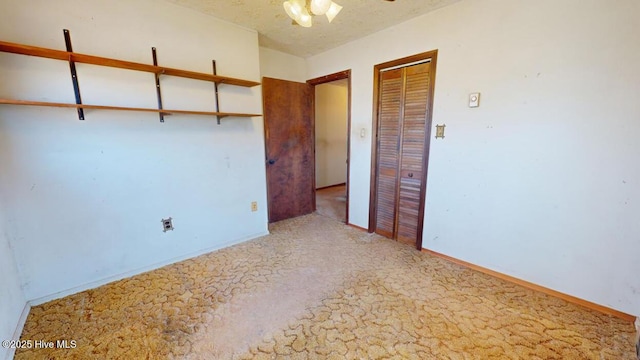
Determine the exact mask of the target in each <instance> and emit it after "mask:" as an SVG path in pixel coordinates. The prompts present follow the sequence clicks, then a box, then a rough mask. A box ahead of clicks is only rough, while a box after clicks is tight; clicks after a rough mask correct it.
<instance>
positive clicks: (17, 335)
mask: <svg viewBox="0 0 640 360" xmlns="http://www.w3.org/2000/svg"><path fill="white" fill-rule="evenodd" d="M30 310H31V305H29V303H28V302H27V303H25V304H24V308H22V314H20V319H18V324H17V325H16V330H15V331H14V332H13V338H12V339H11V340H16V341H17V340H20V335H22V330H23V329H24V324H25V323H26V322H27V317H28V316H29V311H30ZM15 354H16V349H9V351H7V355H6V360H11V359H13V356H14V355H15Z"/></svg>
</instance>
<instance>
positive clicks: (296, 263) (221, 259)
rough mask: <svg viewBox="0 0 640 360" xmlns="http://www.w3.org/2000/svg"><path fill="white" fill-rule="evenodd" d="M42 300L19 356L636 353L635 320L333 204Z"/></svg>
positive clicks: (625, 357)
mask: <svg viewBox="0 0 640 360" xmlns="http://www.w3.org/2000/svg"><path fill="white" fill-rule="evenodd" d="M271 231H272V235H269V236H265V237H263V238H260V239H257V240H254V241H250V242H246V243H243V244H240V245H236V246H233V247H230V248H226V249H223V250H220V251H217V252H214V253H211V254H207V255H204V256H200V257H198V258H195V259H191V260H187V261H183V262H181V263H178V264H175V265H171V266H167V267H164V268H161V269H158V270H155V271H152V272H149V273H145V274H141V275H138V276H134V277H132V278H129V279H125V280H121V281H118V282H115V283H111V284H108V285H105V286H102V287H100V288H97V289H94V290H90V291H85V292H82V293H79V294H76V295H73V296H69V297H66V298H63V299H60V300H56V301H53V302H50V303H47V304H44V305H41V306H37V307H34V308H33V309H32V310H31V313H30V314H29V317H28V319H27V323H26V325H25V329H24V332H23V334H22V339H23V340H35V339H40V340H47V341H56V340H62V339H67V340H75V341H76V343H77V347H76V348H75V349H37V350H36V349H31V350H20V351H18V353H17V355H16V359H232V358H236V359H615V360H633V359H635V357H634V355H633V354H634V345H633V337H634V329H633V326H632V324H630V323H626V322H624V321H622V320H619V319H617V318H614V317H611V316H606V315H602V314H600V313H597V312H594V311H591V310H587V309H584V308H581V307H578V306H576V305H572V304H569V303H567V302H565V301H562V300H559V299H556V298H552V297H549V296H546V295H543V294H540V293H536V292H533V291H531V290H527V289H524V288H522V287H519V286H516V285H512V284H510V283H506V282H504V281H502V280H498V279H495V278H492V277H490V276H487V275H484V274H481V273H477V272H474V271H471V270H468V269H465V268H463V267H460V266H458V265H455V264H451V263H448V262H446V261H444V260H441V259H439V258H435V257H432V256H430V255H428V254H424V253H420V252H418V251H416V250H414V249H412V248H410V247H408V246H405V245H401V244H399V243H396V242H393V241H391V240H388V239H384V238H381V237H379V236H377V235H370V234H366V233H364V232H361V231H359V230H356V229H352V228H349V227H347V226H345V225H344V224H340V223H339V222H337V221H335V220H332V219H330V218H327V217H324V216H320V215H308V216H304V217H301V218H297V219H293V220H288V221H283V222H280V223H277V224H275V225H273V227H272V229H271Z"/></svg>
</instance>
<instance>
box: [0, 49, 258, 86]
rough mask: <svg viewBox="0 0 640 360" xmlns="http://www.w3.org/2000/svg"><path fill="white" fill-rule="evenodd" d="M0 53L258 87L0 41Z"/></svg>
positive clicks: (144, 65)
mask: <svg viewBox="0 0 640 360" xmlns="http://www.w3.org/2000/svg"><path fill="white" fill-rule="evenodd" d="M0 51H2V52H8V53H13V54H21V55H29V56H37V57H41V58H47V59H56V60H64V61H74V62H77V63H83V64H91V65H99V66H107V67H114V68H120V69H127V70H136V71H144V72H150V73H155V74H160V75H170V76H177V77H183V78H189V79H196V80H204V81H211V82H215V83H218V84H229V85H236V86H243V87H254V86H258V85H260V83H259V82H255V81H249V80H242V79H234V78H230V77H226V76H219V75H212V74H205V73H198V72H194V71H188V70H179V69H172V68H168V67H164V66H154V65H148V64H141V63H135V62H130V61H124V60H117V59H110V58H104V57H99V56H93V55H85V54H78V53H75V52H68V51H61V50H54V49H47V48H41V47H35V46H29V45H22V44H15V43H10V42H6V41H0Z"/></svg>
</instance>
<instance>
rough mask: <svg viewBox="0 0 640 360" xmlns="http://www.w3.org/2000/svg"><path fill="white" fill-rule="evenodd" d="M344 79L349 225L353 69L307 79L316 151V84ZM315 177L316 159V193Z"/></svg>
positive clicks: (314, 149) (346, 218)
mask: <svg viewBox="0 0 640 360" xmlns="http://www.w3.org/2000/svg"><path fill="white" fill-rule="evenodd" d="M342 79H347V84H348V85H347V86H348V88H347V201H346V204H345V206H346V207H347V209H346V210H347V211H346V216H345V223H346V224H347V225H349V188H350V187H351V186H350V185H351V181H350V177H351V69H348V70H343V71H339V72H336V73H333V74H329V75H324V76H320V77H317V78H313V79H309V80H307V84H309V85H311V86H312V91H311V95H312V97H313V112H312V115H313V124H314V127H313V151H314V153H315V151H316V148H315V138H316V137H315V136H316V129H315V123H316V121H315V114H316V102H315V100H316V99H315V98H316V85H321V84H326V83H330V82H333V81H336V80H342ZM315 178H316V167H315V161H314V167H313V179H314V186H313V191H314V193H315V191H316V189H315ZM313 208H314V210H316V203H315V201H314V205H313Z"/></svg>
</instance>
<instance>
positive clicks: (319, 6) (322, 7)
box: [311, 0, 333, 15]
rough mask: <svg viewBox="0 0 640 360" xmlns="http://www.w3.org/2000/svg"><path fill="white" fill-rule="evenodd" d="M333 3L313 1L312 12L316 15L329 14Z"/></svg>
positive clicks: (326, 0) (322, 0)
mask: <svg viewBox="0 0 640 360" xmlns="http://www.w3.org/2000/svg"><path fill="white" fill-rule="evenodd" d="M332 3H333V1H331V0H311V12H312V13H314V14H316V15H324V14H326V13H327V11H328V10H329V8H330V7H331V4H332Z"/></svg>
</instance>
